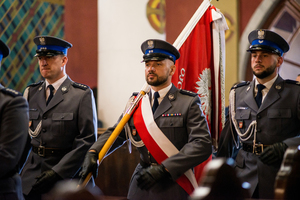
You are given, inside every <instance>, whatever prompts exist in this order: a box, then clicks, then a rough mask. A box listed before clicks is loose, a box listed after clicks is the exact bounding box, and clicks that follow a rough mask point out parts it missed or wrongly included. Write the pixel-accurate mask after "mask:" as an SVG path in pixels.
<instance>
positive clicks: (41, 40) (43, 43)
mask: <svg viewBox="0 0 300 200" xmlns="http://www.w3.org/2000/svg"><path fill="white" fill-rule="evenodd" d="M39 40H40V43H41V45H46V41H45V38H44V37H40V38H39Z"/></svg>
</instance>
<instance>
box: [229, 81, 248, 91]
mask: <svg viewBox="0 0 300 200" xmlns="http://www.w3.org/2000/svg"><path fill="white" fill-rule="evenodd" d="M249 84H250V81H243V82H240V83H238V84H235V85H234V86H232V88H231V90H232V89H235V88H238V87H243V86H246V85H249Z"/></svg>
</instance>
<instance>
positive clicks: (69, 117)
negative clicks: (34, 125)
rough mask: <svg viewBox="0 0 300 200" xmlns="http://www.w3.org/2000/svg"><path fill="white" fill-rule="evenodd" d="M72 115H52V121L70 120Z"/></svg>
mask: <svg viewBox="0 0 300 200" xmlns="http://www.w3.org/2000/svg"><path fill="white" fill-rule="evenodd" d="M72 119H73V113H53V115H52V120H54V121H55V120H72Z"/></svg>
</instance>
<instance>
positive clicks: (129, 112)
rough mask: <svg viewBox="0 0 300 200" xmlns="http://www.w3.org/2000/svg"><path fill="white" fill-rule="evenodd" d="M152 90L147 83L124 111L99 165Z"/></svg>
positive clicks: (90, 174) (82, 184)
mask: <svg viewBox="0 0 300 200" xmlns="http://www.w3.org/2000/svg"><path fill="white" fill-rule="evenodd" d="M149 90H150V86H149V85H148V84H147V83H145V84H144V85H143V87H142V89H141V91H140V92H139V94H138V95H137V96H136V98H135V99H134V101H133V102H132V103H131V105H130V107H129V108H128V109H127V110H126V112H125V113H124V115H123V117H122V119H121V121H120V122H119V123H118V125H117V126H116V128H115V129H114V131H113V132H112V134H111V135H110V136H109V138H108V140H107V141H106V142H105V144H104V146H103V147H102V149H101V151H100V152H99V154H98V160H99V165H100V163H101V162H102V160H103V159H104V156H105V155H106V153H107V152H108V150H109V149H110V147H111V146H112V145H113V143H114V142H115V140H116V139H117V137H118V136H119V134H120V133H121V131H122V129H123V128H124V126H125V124H126V123H127V122H128V120H129V119H130V117H131V115H132V114H133V111H134V110H135V108H136V106H137V105H138V103H139V101H140V100H141V99H142V97H143V96H144V95H145V94H146V93H148V92H149ZM91 177H92V173H91V172H90V173H89V174H88V175H87V177H86V178H85V179H84V181H83V182H79V184H78V187H85V186H86V185H87V183H88V182H89V180H90V179H91Z"/></svg>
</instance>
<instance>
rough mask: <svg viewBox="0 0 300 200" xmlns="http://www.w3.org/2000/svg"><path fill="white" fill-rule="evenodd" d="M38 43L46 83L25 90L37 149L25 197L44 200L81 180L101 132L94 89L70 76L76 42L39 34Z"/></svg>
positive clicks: (25, 175) (26, 174) (26, 175)
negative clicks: (67, 182) (60, 185)
mask: <svg viewBox="0 0 300 200" xmlns="http://www.w3.org/2000/svg"><path fill="white" fill-rule="evenodd" d="M34 43H35V44H36V45H37V50H36V55H35V56H36V57H37V58H38V63H39V68H40V73H41V75H42V77H43V78H44V79H45V81H41V82H39V83H35V84H32V85H29V86H28V87H27V88H26V90H25V92H24V96H25V97H27V99H28V103H29V120H30V121H29V129H28V132H29V135H30V137H31V147H32V149H31V152H30V154H29V157H28V159H27V161H26V163H25V165H24V168H23V170H22V172H21V177H22V183H23V193H24V196H25V199H40V198H41V194H44V193H47V192H48V191H49V190H50V189H51V188H52V187H53V186H54V184H55V183H56V182H57V181H59V180H62V179H72V178H76V174H77V172H78V171H79V170H80V166H81V164H82V162H83V158H84V155H85V154H86V152H87V150H88V149H89V148H90V146H91V145H92V144H93V143H94V142H95V141H96V135H97V117H96V108H95V102H94V96H93V92H92V90H91V89H90V88H89V87H88V86H86V85H83V84H79V83H76V82H73V81H72V80H71V79H70V78H69V77H68V76H67V74H66V64H67V61H68V57H67V51H68V49H69V48H70V47H72V44H70V43H69V42H67V41H64V40H62V39H60V38H56V37H51V36H37V37H35V38H34Z"/></svg>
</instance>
